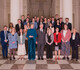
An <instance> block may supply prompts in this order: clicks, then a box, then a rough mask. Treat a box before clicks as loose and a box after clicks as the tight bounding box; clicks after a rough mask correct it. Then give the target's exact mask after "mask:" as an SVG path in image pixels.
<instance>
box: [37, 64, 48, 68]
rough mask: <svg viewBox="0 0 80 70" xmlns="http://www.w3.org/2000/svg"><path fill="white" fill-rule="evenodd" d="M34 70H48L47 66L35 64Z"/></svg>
mask: <svg viewBox="0 0 80 70" xmlns="http://www.w3.org/2000/svg"><path fill="white" fill-rule="evenodd" d="M36 69H48V66H47V64H37V65H36Z"/></svg>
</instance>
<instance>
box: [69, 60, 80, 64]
mask: <svg viewBox="0 0 80 70" xmlns="http://www.w3.org/2000/svg"><path fill="white" fill-rule="evenodd" d="M68 62H69V64H80V62H79V61H76V60H69V61H68Z"/></svg>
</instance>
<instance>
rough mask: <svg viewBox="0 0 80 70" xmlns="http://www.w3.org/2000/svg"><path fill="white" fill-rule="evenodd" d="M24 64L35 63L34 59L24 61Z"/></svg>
mask: <svg viewBox="0 0 80 70" xmlns="http://www.w3.org/2000/svg"><path fill="white" fill-rule="evenodd" d="M26 64H36V60H34V61H33V60H27V61H26Z"/></svg>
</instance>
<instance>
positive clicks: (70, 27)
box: [67, 22, 72, 30]
mask: <svg viewBox="0 0 80 70" xmlns="http://www.w3.org/2000/svg"><path fill="white" fill-rule="evenodd" d="M67 25H68V28H69V29H70V30H72V24H71V23H70V22H69V23H68V24H67Z"/></svg>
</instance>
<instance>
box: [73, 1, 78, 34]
mask: <svg viewBox="0 0 80 70" xmlns="http://www.w3.org/2000/svg"><path fill="white" fill-rule="evenodd" d="M73 27H75V28H76V29H77V31H78V32H79V33H80V0H73Z"/></svg>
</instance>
